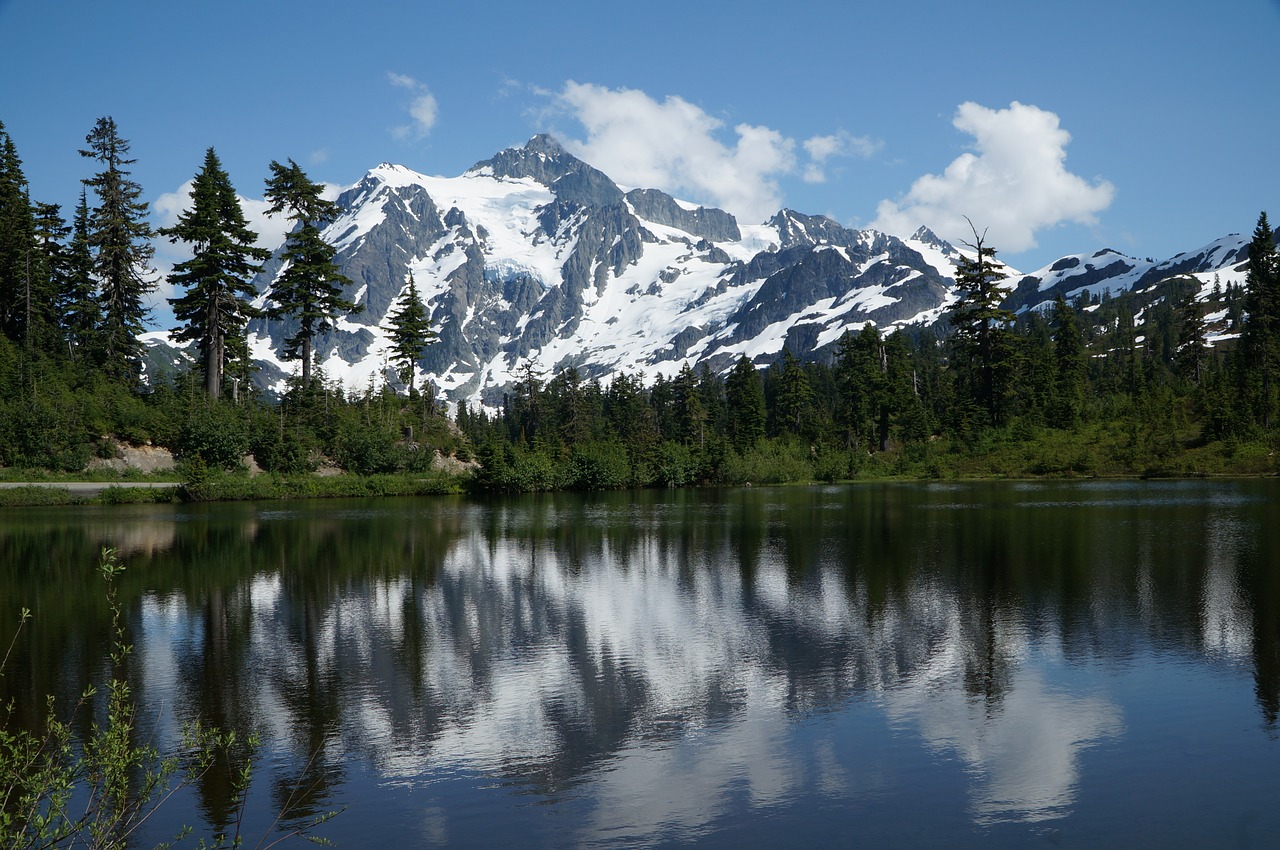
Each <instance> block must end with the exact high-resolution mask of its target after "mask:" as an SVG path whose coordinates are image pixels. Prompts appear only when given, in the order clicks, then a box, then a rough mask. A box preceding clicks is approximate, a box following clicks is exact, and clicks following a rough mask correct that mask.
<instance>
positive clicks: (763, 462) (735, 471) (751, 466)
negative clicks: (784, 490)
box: [724, 439, 817, 484]
mask: <svg viewBox="0 0 1280 850" xmlns="http://www.w3.org/2000/svg"><path fill="white" fill-rule="evenodd" d="M724 477H725V482H726V483H729V484H785V483H789V482H807V481H813V480H815V479H816V477H817V476H816V475H815V474H814V469H813V456H812V453H811V452H810V449H809V447H808V446H806V445H804V444H803V443H800V442H798V441H796V440H790V439H772V440H765V441H763V442H761V443H759V444H758V445H756V446H755V447H754V448H752V449H750V450H748V451H747V452H745V453H743V454H741V455H739V454H736V453H734V454H731V455H730V456H729V459H728V461H727V462H726V464H725V473H724Z"/></svg>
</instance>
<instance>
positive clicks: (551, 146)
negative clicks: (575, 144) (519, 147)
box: [524, 133, 566, 157]
mask: <svg viewBox="0 0 1280 850" xmlns="http://www.w3.org/2000/svg"><path fill="white" fill-rule="evenodd" d="M524 149H525V150H527V151H529V152H530V153H542V154H546V155H547V156H550V157H560V156H564V155H565V153H566V151H565V149H564V148H563V147H562V146H561V145H560V143H559V142H558V141H556V139H555V137H554V136H552V135H549V134H547V133H538V134H537V135H536V136H534V137H533V138H531V139H529V141H527V142H525V143H524Z"/></svg>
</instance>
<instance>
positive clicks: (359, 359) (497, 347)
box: [250, 136, 1245, 402]
mask: <svg viewBox="0 0 1280 850" xmlns="http://www.w3.org/2000/svg"><path fill="white" fill-rule="evenodd" d="M338 205H339V208H340V209H341V215H340V217H339V218H338V219H337V220H336V221H334V222H333V223H332V224H331V225H330V226H329V227H328V228H327V230H326V231H325V238H327V239H328V240H329V241H330V242H331V243H332V244H334V245H335V246H336V247H337V248H338V254H337V261H338V263H339V264H340V266H341V268H342V270H343V272H344V273H345V274H346V275H347V276H348V277H350V278H351V280H352V281H353V284H352V286H351V287H350V289H349V291H347V292H346V293H345V294H346V296H347V297H348V298H351V299H352V300H354V301H356V302H357V303H359V304H360V305H362V306H363V308H364V309H363V311H362V312H360V313H357V314H355V315H352V316H348V317H344V318H342V319H340V320H339V321H338V323H337V326H336V328H335V329H334V330H333V331H332V332H331V333H329V334H327V335H325V336H324V337H321V338H318V339H317V340H316V346H315V348H316V353H317V358H318V360H319V365H320V366H321V367H322V368H323V369H324V371H325V373H326V374H327V375H328V377H329V378H330V379H341V380H342V381H343V382H344V384H345V385H346V386H348V387H356V388H360V387H364V386H366V385H368V384H369V383H370V382H371V381H373V382H377V383H380V382H382V381H384V380H385V381H390V382H392V383H393V384H394V383H395V382H396V379H395V377H394V375H393V374H392V370H391V369H390V368H389V366H388V363H387V358H388V353H387V352H388V346H387V332H386V330H385V329H384V328H383V326H384V325H385V324H386V323H387V316H388V313H389V312H390V311H391V310H392V308H393V305H394V304H395V303H396V302H397V301H398V300H399V299H400V297H401V295H402V293H403V291H404V290H405V288H406V287H407V285H408V280H409V276H410V275H412V276H413V277H414V279H415V281H416V283H417V287H418V291H419V293H420V294H421V297H422V298H423V300H424V302H425V304H426V305H427V307H428V309H429V311H430V314H431V316H432V324H433V327H434V328H435V329H436V331H437V332H438V334H439V337H438V339H437V341H436V342H434V343H432V344H431V345H430V346H429V347H428V348H427V350H426V353H425V355H424V356H423V358H422V360H421V361H420V366H421V367H422V373H423V375H424V377H426V378H429V379H431V380H433V381H435V383H436V385H437V386H438V387H439V388H440V390H441V391H442V393H443V394H444V395H445V396H446V397H448V398H451V399H461V398H468V399H483V400H486V401H489V402H493V401H496V400H497V398H498V397H499V394H500V392H501V389H502V388H503V387H504V386H507V385H509V384H510V383H511V382H512V381H513V380H514V376H515V375H516V374H517V373H518V372H519V371H520V370H521V369H522V368H523V366H524V365H525V364H526V363H530V362H532V363H533V365H534V366H535V368H536V369H537V370H538V371H540V372H542V373H543V374H544V375H547V376H550V375H552V374H554V373H555V372H557V371H558V370H560V369H562V368H565V367H567V366H576V367H577V368H578V369H579V370H580V372H581V373H582V375H583V377H586V378H591V377H605V376H608V375H611V374H615V373H617V372H629V373H640V374H642V375H643V376H644V377H645V378H646V380H651V379H652V378H653V377H654V376H655V375H657V374H663V375H666V376H668V377H669V376H671V375H673V374H675V373H676V372H677V371H679V369H680V368H681V367H682V366H683V365H684V364H685V363H690V364H695V365H696V364H699V363H702V362H708V363H710V364H711V366H712V367H713V368H716V369H720V370H724V369H727V368H729V366H730V365H731V364H732V362H733V361H734V360H736V359H737V358H738V357H739V356H741V355H744V354H745V355H746V356H748V357H750V358H751V359H753V360H754V361H756V362H757V363H759V364H761V365H763V364H766V363H769V362H772V361H773V360H774V359H776V358H778V357H779V356H780V354H781V351H782V349H783V347H784V346H787V347H789V348H790V350H791V351H792V352H793V353H795V354H797V355H799V356H803V355H807V354H809V353H811V352H813V351H815V350H817V349H821V348H823V347H825V346H830V345H831V344H833V343H834V342H835V341H836V340H837V339H839V337H840V336H841V335H842V334H843V333H844V332H845V331H846V330H848V329H852V330H858V329H861V328H862V327H863V326H864V325H865V324H866V323H867V322H871V323H873V324H874V325H875V326H876V327H878V328H880V329H881V330H889V329H892V328H895V327H899V326H904V325H911V324H930V323H933V322H935V321H937V320H939V319H940V318H942V317H943V316H944V315H945V313H946V311H947V309H948V307H949V305H950V304H951V303H953V302H954V300H955V296H954V293H953V290H952V287H953V279H952V278H953V275H954V268H955V263H956V261H957V259H958V258H959V256H960V254H959V252H958V251H957V249H956V248H955V247H953V246H952V245H950V244H948V243H947V242H945V241H943V240H941V239H939V238H938V237H937V236H935V235H934V234H933V233H931V232H930V231H928V230H927V229H924V228H922V229H921V230H920V231H918V232H917V233H916V234H915V235H914V236H913V237H912V238H911V239H907V240H902V239H898V238H896V237H893V236H890V235H888V234H884V233H880V232H877V231H872V230H861V231H859V230H851V229H848V228H845V227H843V226H841V225H839V224H838V223H836V222H835V221H833V220H831V219H829V218H826V217H822V216H808V215H803V214H800V213H797V212H795V211H792V210H782V211H780V212H778V213H777V214H776V215H775V216H773V217H772V218H771V219H769V221H767V222H765V223H763V224H756V225H748V224H742V223H740V222H738V221H737V220H735V218H734V217H733V216H732V215H730V214H729V213H727V212H724V211H723V210H718V209H709V208H705V207H699V206H696V205H693V204H689V203H686V202H683V201H679V200H676V199H675V198H672V197H671V196H669V195H667V194H665V193H663V192H661V191H658V190H655V189H643V188H640V189H630V190H624V189H623V188H622V187H619V186H618V185H616V184H615V183H614V182H613V181H612V180H610V179H609V178H608V177H607V176H606V175H605V174H603V173H602V172H600V171H599V170H597V169H595V168H593V167H591V166H590V165H588V164H587V163H585V162H582V161H581V160H579V159H577V158H575V157H573V156H572V155H570V154H569V153H567V152H566V151H565V150H564V149H563V148H561V147H560V145H559V144H557V143H556V142H555V141H554V140H553V139H551V138H550V137H547V136H535V137H534V138H532V139H531V140H529V142H528V143H527V144H526V145H524V146H523V147H521V148H509V149H507V150H504V151H501V152H499V153H498V154H497V155H495V156H494V157H493V158H491V159H488V160H485V161H483V162H479V163H477V164H476V165H474V166H473V167H472V168H471V169H469V170H468V171H466V172H465V173H464V174H462V175H461V176H459V177H453V178H442V177H428V176H426V175H422V174H418V173H416V172H413V171H411V170H409V169H407V168H404V167H402V166H398V165H390V164H385V163H384V164H383V165H380V166H378V167H377V168H374V169H373V170H371V171H370V172H369V173H368V174H367V175H365V177H364V178H363V179H362V180H361V181H360V182H359V183H357V184H356V185H355V186H353V187H351V188H350V189H348V190H346V191H345V192H343V193H342V195H341V196H340V197H339V198H338ZM1244 245H1245V241H1244V240H1243V238H1241V237H1228V238H1226V239H1223V240H1219V242H1217V243H1214V244H1213V245H1211V246H1209V247H1208V248H1206V249H1204V250H1203V251H1201V252H1198V253H1197V254H1195V255H1180V256H1179V257H1176V258H1174V259H1173V260H1169V261H1166V262H1165V263H1154V262H1149V261H1138V260H1134V259H1132V258H1128V257H1124V256H1122V255H1120V254H1117V253H1115V252H1113V251H1101V252H1098V253H1097V254H1094V255H1078V256H1074V257H1066V258H1063V259H1062V260H1059V261H1058V262H1056V263H1054V264H1052V265H1051V266H1049V267H1046V268H1045V269H1042V270H1040V271H1039V272H1036V273H1033V274H1031V275H1025V276H1024V275H1021V274H1020V273H1016V272H1012V271H1011V272H1010V285H1011V295H1010V299H1009V304H1008V306H1010V307H1011V308H1014V309H1034V308H1036V307H1037V306H1038V305H1041V304H1043V303H1045V302H1048V301H1051V300H1052V299H1053V298H1054V297H1055V296H1056V295H1057V294H1058V293H1062V294H1064V295H1066V296H1068V297H1074V296H1075V295H1077V294H1079V293H1080V292H1082V291H1085V290H1088V291H1090V292H1101V291H1102V289H1104V288H1110V289H1111V291H1112V292H1113V293H1119V292H1120V291H1123V290H1126V289H1129V288H1132V287H1135V286H1138V285H1140V284H1142V283H1143V282H1145V281H1148V280H1149V279H1150V278H1151V277H1152V276H1168V275H1171V274H1178V273H1189V272H1206V271H1210V270H1216V269H1223V268H1227V267H1229V266H1230V265H1231V264H1232V263H1238V262H1239V261H1240V260H1241V259H1243V256H1242V250H1243V247H1244ZM280 268H281V263H280V260H279V257H278V252H277V257H276V259H273V260H272V261H271V262H269V263H268V264H267V266H266V267H265V268H264V270H263V272H262V274H261V275H259V277H258V279H257V280H256V285H257V287H258V291H259V293H260V296H259V299H260V301H261V300H262V299H264V298H265V293H266V291H267V289H268V287H269V285H270V283H271V281H272V280H273V279H274V278H275V276H276V275H277V274H278V273H279V272H280ZM290 330H291V329H290V327H289V325H288V322H287V321H259V322H256V323H255V324H253V325H252V326H251V328H250V334H251V335H250V344H251V349H252V351H253V354H254V357H255V358H256V359H257V360H258V361H259V364H260V366H261V367H262V369H261V372H260V376H261V379H262V381H263V383H264V384H266V385H267V386H268V387H269V388H270V389H275V390H278V389H282V388H283V381H284V379H285V378H286V377H287V376H288V375H289V374H291V373H293V372H295V371H296V370H297V364H296V363H291V362H287V361H284V360H282V359H281V358H280V352H281V351H282V350H283V342H282V341H283V339H284V338H285V337H287V336H288V335H289V331H290Z"/></svg>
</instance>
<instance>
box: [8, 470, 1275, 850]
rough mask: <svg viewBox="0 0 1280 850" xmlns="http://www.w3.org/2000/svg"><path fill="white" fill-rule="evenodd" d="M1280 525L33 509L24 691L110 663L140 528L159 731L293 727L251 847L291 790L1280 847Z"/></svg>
mask: <svg viewBox="0 0 1280 850" xmlns="http://www.w3.org/2000/svg"><path fill="white" fill-rule="evenodd" d="M1278 520H1280V481H1276V480H1249V481H1177V482H1169V481H1153V482H1138V481H1123V482H1112V481H1107V482H1080V483H1076V482H979V483H968V482H964V483H921V484H873V485H852V486H831V487H814V488H778V489H772V488H756V489H750V488H747V489H735V490H673V491H646V492H640V493H626V494H616V493H610V494H603V495H576V494H558V495H540V496H529V497H521V498H510V499H504V500H490V501H478V500H470V499H464V498H424V499H380V500H359V501H311V502H276V503H263V504H222V505H195V506H155V505H151V506H120V507H93V508H58V509H30V510H27V509H7V510H6V511H4V513H3V514H0V575H2V576H3V580H2V581H0V635H4V636H5V640H6V641H7V636H8V635H9V634H11V633H12V631H13V627H14V624H15V622H16V615H17V612H18V610H19V609H20V608H21V607H23V606H26V607H29V608H31V609H32V610H33V612H34V615H35V619H34V620H33V622H31V623H30V624H28V626H27V627H26V629H25V630H24V632H23V633H22V635H21V638H20V640H19V642H18V644H17V646H16V647H15V650H14V655H13V657H11V659H10V662H9V668H8V669H7V670H6V673H5V677H4V678H3V680H0V689H3V691H4V696H5V698H6V699H8V698H12V699H14V700H15V701H16V704H17V708H16V711H17V715H18V716H19V717H25V718H28V719H29V718H31V717H34V716H38V712H39V710H40V706H41V705H42V700H41V698H40V695H42V694H45V693H53V694H57V695H58V697H59V699H60V700H61V701H62V702H63V704H69V703H70V701H72V700H73V699H74V697H75V695H76V694H78V693H79V691H80V689H81V688H82V686H83V684H84V683H85V682H89V681H97V682H100V681H101V680H102V677H103V675H104V671H105V670H107V669H109V662H108V661H107V659H106V653H107V651H108V648H109V646H108V644H109V638H110V619H109V613H108V608H107V605H106V601H105V598H104V595H103V586H102V581H101V579H100V578H99V577H98V576H97V575H96V572H95V569H94V567H95V564H96V561H97V552H98V550H99V548H100V547H101V546H104V545H109V546H113V547H116V548H117V549H118V550H119V552H120V557H121V560H122V562H123V563H124V564H125V566H126V572H125V573H124V575H123V576H122V577H121V579H120V580H119V583H118V586H119V590H120V594H121V599H122V602H123V603H124V606H125V609H126V615H127V625H128V633H129V638H130V640H131V641H132V642H133V646H134V649H133V653H132V655H131V656H130V658H129V660H128V662H127V675H128V677H129V680H130V682H131V683H132V685H133V689H134V694H135V695H136V697H137V700H138V703H139V705H140V707H141V709H142V716H143V717H144V720H143V726H144V727H145V730H146V731H145V734H146V735H147V736H148V737H149V739H152V740H155V741H157V742H159V743H160V744H161V745H162V746H173V745H174V744H175V743H176V742H177V740H178V736H179V730H180V729H181V727H182V725H183V724H184V723H185V722H188V721H191V720H194V719H196V718H200V719H202V720H203V721H204V722H205V723H211V724H215V725H218V726H221V727H224V728H234V729H237V730H239V731H240V732H241V733H248V732H251V731H256V732H258V733H259V734H260V735H261V738H262V748H261V750H260V752H259V753H258V758H257V771H256V774H255V781H254V784H253V788H252V795H251V800H250V803H249V806H248V810H247V813H246V825H245V832H246V834H247V835H248V836H249V839H250V840H249V845H250V846H252V845H253V844H254V843H256V842H257V838H258V837H259V836H261V835H262V834H264V833H266V832H267V831H268V830H269V829H270V825H271V823H272V821H273V820H274V819H275V818H276V817H277V815H278V814H279V813H280V809H281V807H282V806H284V805H285V801H291V802H290V806H291V809H290V810H289V811H288V812H286V816H285V822H286V823H291V822H298V821H299V820H301V819H305V818H307V817H310V816H312V815H314V814H315V813H318V812H324V811H330V810H338V809H341V810H342V812H341V814H339V815H338V816H337V817H336V818H335V819H333V820H332V821H330V822H328V823H327V824H325V825H324V826H323V827H322V828H321V830H320V833H319V834H321V835H323V836H326V837H328V838H330V839H332V840H333V841H334V842H336V843H337V844H339V845H340V846H344V847H369V846H379V845H381V846H386V847H431V846H442V845H449V846H459V847H594V848H603V847H643V846H676V845H698V846H707V847H782V846H808V847H836V846H839V847H847V846H859V847H947V848H954V847H1027V846H1051V847H1126V848H1135V847H1152V848H1170V847H1274V846H1277V845H1278V844H1280V804H1278V803H1277V801H1280V725H1278V723H1277V715H1278V714H1280V522H1278ZM82 722H87V721H82ZM228 807H229V803H228V800H227V783H226V782H225V780H224V779H222V778H221V777H220V775H210V776H209V777H207V778H206V779H205V781H203V782H201V783H200V784H198V785H197V786H195V787H194V788H193V789H191V791H190V792H189V793H184V794H182V795H180V796H179V797H177V798H176V799H175V800H174V801H172V802H171V803H170V804H169V805H167V806H166V807H165V808H164V809H162V816H161V817H160V818H158V819H157V820H156V821H155V822H154V823H153V824H151V825H150V826H151V828H150V831H149V832H148V834H147V836H146V840H145V841H144V842H142V845H141V846H150V844H151V843H154V842H155V841H159V840H162V839H164V838H166V837H168V836H169V835H170V834H171V833H172V832H174V831H176V829H177V827H178V826H180V825H181V824H183V823H188V824H192V825H194V826H195V827H196V828H197V834H208V833H209V832H210V830H211V829H212V828H214V827H211V826H210V825H211V824H212V825H215V826H217V825H225V824H227V823H228V822H229V819H230V817H231V813H230V810H229V808H228ZM192 844H194V843H193V842H192Z"/></svg>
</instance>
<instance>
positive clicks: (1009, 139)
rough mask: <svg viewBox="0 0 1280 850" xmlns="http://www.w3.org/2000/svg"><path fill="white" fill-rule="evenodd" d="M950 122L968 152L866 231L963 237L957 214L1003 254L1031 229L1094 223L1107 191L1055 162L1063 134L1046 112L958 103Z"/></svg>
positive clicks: (1019, 246) (1028, 241)
mask: <svg viewBox="0 0 1280 850" xmlns="http://www.w3.org/2000/svg"><path fill="white" fill-rule="evenodd" d="M952 123H953V125H954V126H955V128H956V129H957V130H960V131H961V132H964V133H968V134H969V135H971V136H973V137H974V145H973V147H974V152H973V153H966V154H963V155H961V156H960V157H957V158H956V159H955V160H954V161H953V162H952V163H951V164H950V165H949V166H947V169H946V171H944V172H943V173H942V174H941V175H937V174H926V175H924V176H923V177H920V178H919V179H918V180H916V181H915V183H913V184H912V186H911V189H910V191H908V192H907V194H906V196H905V197H903V198H901V199H899V200H896V201H893V200H884V201H881V202H880V205H879V207H878V208H877V215H876V220H875V221H874V222H872V224H871V226H872V227H874V228H877V229H879V230H884V231H887V232H889V233H895V234H898V235H903V236H906V235H910V234H911V233H913V232H914V231H915V230H916V229H917V228H918V227H920V225H925V226H927V227H929V228H931V229H932V230H934V231H935V232H937V233H938V234H939V235H940V236H943V237H944V238H947V239H953V240H959V239H964V238H965V237H966V236H969V237H970V238H972V236H971V231H970V230H969V225H968V222H966V221H965V216H968V218H970V219H972V221H973V222H974V224H975V225H977V226H978V228H979V229H986V230H987V231H988V241H989V243H990V244H991V245H993V246H994V247H995V248H997V249H999V250H1001V251H1005V252H1014V253H1016V252H1018V251H1025V250H1027V249H1029V248H1033V247H1035V245H1036V232H1037V231H1039V230H1042V229H1044V228H1046V227H1052V226H1054V225H1057V224H1061V223H1064V222H1073V223H1077V224H1086V225H1089V224H1095V223H1097V213H1099V212H1101V211H1102V210H1104V209H1106V208H1107V207H1108V206H1110V204H1111V200H1112V198H1113V197H1114V195H1115V187H1114V186H1112V185H1111V183H1109V182H1107V181H1105V180H1099V181H1097V182H1095V183H1090V182H1089V181H1087V180H1085V179H1084V178H1082V177H1080V176H1078V175H1075V174H1072V173H1071V172H1069V171H1067V169H1066V168H1065V166H1064V165H1063V162H1064V160H1065V159H1066V156H1067V154H1066V146H1067V143H1068V142H1069V141H1070V140H1071V134H1070V133H1068V132H1067V131H1066V130H1064V129H1062V127H1061V126H1060V125H1059V122H1058V116H1057V115H1055V114H1054V113H1052V112H1046V111H1045V110H1042V109H1038V108H1036V107H1034V106H1027V105H1024V104H1021V103H1018V102H1017V101H1014V102H1013V103H1011V104H1010V105H1009V108H1008V109H999V110H994V109H987V108H986V107H984V106H980V105H978V104H976V103H971V102H970V103H963V104H961V105H960V107H959V109H957V110H956V116H955V119H954V120H953V122H952Z"/></svg>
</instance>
